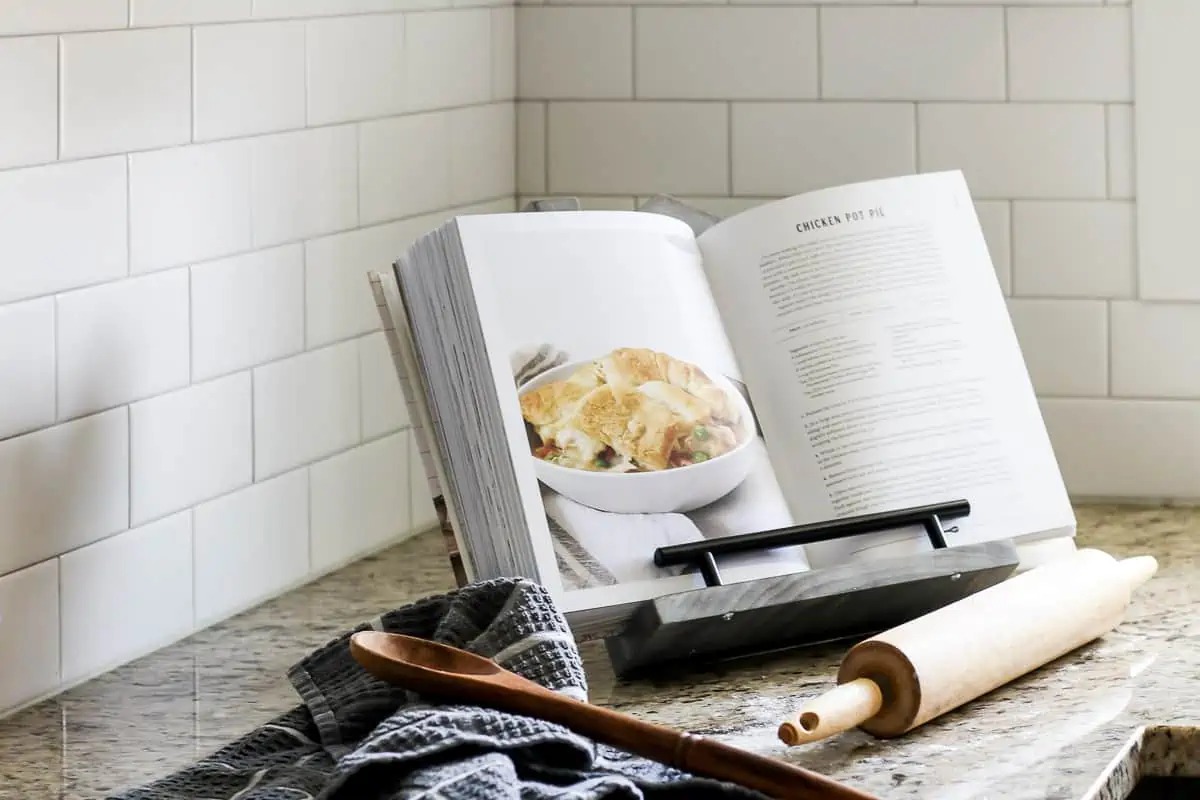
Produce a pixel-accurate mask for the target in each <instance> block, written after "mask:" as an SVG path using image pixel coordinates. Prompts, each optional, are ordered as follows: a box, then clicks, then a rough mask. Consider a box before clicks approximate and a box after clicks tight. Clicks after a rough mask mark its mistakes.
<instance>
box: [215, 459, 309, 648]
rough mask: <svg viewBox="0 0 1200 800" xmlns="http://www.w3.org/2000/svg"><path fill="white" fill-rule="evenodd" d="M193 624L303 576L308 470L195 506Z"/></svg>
mask: <svg viewBox="0 0 1200 800" xmlns="http://www.w3.org/2000/svg"><path fill="white" fill-rule="evenodd" d="M194 525H195V531H194V536H195V540H196V541H195V553H196V565H195V569H196V625H197V627H202V626H204V625H207V624H210V623H212V622H216V621H218V620H220V619H224V618H225V617H228V616H230V615H231V614H236V613H238V612H239V611H242V610H244V609H246V608H248V607H250V606H252V605H254V604H255V603H257V602H259V601H261V600H265V599H266V598H268V597H270V596H272V595H274V594H276V593H278V592H280V591H282V590H285V589H287V588H289V587H291V586H294V585H295V584H297V583H299V582H300V581H301V580H303V579H304V577H305V576H306V575H307V574H308V469H307V468H304V469H298V470H295V471H293V472H289V473H287V474H285V475H281V476H279V477H278V478H273V479H272V480H269V481H266V482H264V483H258V484H255V485H253V486H249V487H247V488H245V489H241V490H239V491H237V492H234V493H233V494H228V495H225V496H224V497H220V498H217V499H216V500H212V501H210V502H208V503H202V504H200V505H198V506H196V510H195V521H194Z"/></svg>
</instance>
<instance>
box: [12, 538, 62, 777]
mask: <svg viewBox="0 0 1200 800" xmlns="http://www.w3.org/2000/svg"><path fill="white" fill-rule="evenodd" d="M31 566H32V565H31ZM22 569H28V568H27V567H22ZM54 572H55V577H56V578H57V581H56V583H57V584H58V680H56V681H55V682H54V683H55V684H58V685H61V684H62V682H63V579H62V556H61V555H57V556H55V557H54ZM64 715H65V711H64ZM62 724H63V738H62V740H61V741H64V742H65V741H67V739H66V726H67V720H66V717H65V716H64V717H63V722H62ZM63 766H64V767H65V766H66V765H65V764H64V765H63Z"/></svg>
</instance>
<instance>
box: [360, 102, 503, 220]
mask: <svg viewBox="0 0 1200 800" xmlns="http://www.w3.org/2000/svg"><path fill="white" fill-rule="evenodd" d="M514 117H515V114H514ZM362 129H363V123H358V124H356V125H355V126H354V225H355V227H358V226H361V225H362V185H363V176H362Z"/></svg>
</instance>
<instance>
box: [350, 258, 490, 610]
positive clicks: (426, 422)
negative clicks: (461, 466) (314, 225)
mask: <svg viewBox="0 0 1200 800" xmlns="http://www.w3.org/2000/svg"><path fill="white" fill-rule="evenodd" d="M367 277H368V279H369V280H370V283H371V292H372V294H373V295H374V296H375V308H376V310H377V311H378V313H379V319H380V322H381V323H382V325H383V332H384V335H385V337H386V338H387V342H388V350H389V351H390V352H391V355H392V363H393V365H394V366H395V368H396V374H397V375H398V377H399V378H400V389H401V391H402V392H403V394H404V402H405V404H406V405H407V406H408V417H409V419H410V420H411V421H412V425H413V427H412V435H413V437H414V439H415V441H416V443H417V450H418V452H419V454H420V458H421V467H422V469H423V471H424V473H425V481H426V485H427V486H428V488H429V496H430V498H431V500H432V501H433V508H434V511H435V512H436V513H437V518H438V526H439V528H440V529H441V532H442V540H443V542H444V544H445V546H446V553H447V556H448V557H449V560H450V566H451V568H452V569H453V570H454V579H455V581H456V582H457V584H458V585H459V586H463V585H465V584H466V583H467V582H468V581H469V579H470V578H469V572H470V570H469V565H468V564H467V563H466V560H465V559H464V558H463V551H462V547H461V545H460V542H459V537H458V535H457V532H456V527H455V524H454V516H455V515H454V511H453V507H452V505H451V504H450V502H449V501H448V499H447V498H446V495H445V492H444V491H443V489H442V479H441V472H442V470H443V469H444V462H443V461H442V459H441V456H440V454H439V453H438V451H437V446H436V443H435V439H434V436H433V433H432V431H433V428H432V417H431V415H430V413H429V408H428V406H427V405H426V403H425V396H424V392H423V391H421V388H420V385H419V381H420V372H419V369H420V368H419V366H418V364H417V359H416V352H415V351H414V349H413V344H412V340H411V338H410V335H409V333H408V315H407V313H406V312H405V310H404V301H403V299H402V298H401V297H400V293H399V291H398V290H397V288H396V286H395V283H394V279H392V280H391V281H390V282H389V280H388V277H389V276H385V275H382V274H380V273H378V272H370V273H368V275H367Z"/></svg>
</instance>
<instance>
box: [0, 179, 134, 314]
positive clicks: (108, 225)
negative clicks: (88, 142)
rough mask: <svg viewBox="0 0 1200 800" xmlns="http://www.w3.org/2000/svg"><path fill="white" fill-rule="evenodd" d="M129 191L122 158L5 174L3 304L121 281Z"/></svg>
mask: <svg viewBox="0 0 1200 800" xmlns="http://www.w3.org/2000/svg"><path fill="white" fill-rule="evenodd" d="M125 187H126V180H125V160H124V159H123V158H101V159H93V160H89V161H80V162H77V163H72V164H55V165H50V166H44V167H31V168H29V169H20V170H12V171H9V172H0V209H4V213H2V214H0V303H3V302H9V301H12V300H20V299H22V298H26V297H34V296H37V295H42V294H48V293H50V292H56V291H60V290H62V289H70V288H74V287H76V286H85V285H87V284H90V283H97V282H100V281H104V280H110V279H112V278H115V277H118V276H121V275H124V274H125V273H126V270H127V269H128V266H127V257H126V249H125V238H126V235H125V229H126V215H125V194H126V188H125ZM68 232H69V235H67V233H68Z"/></svg>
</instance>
